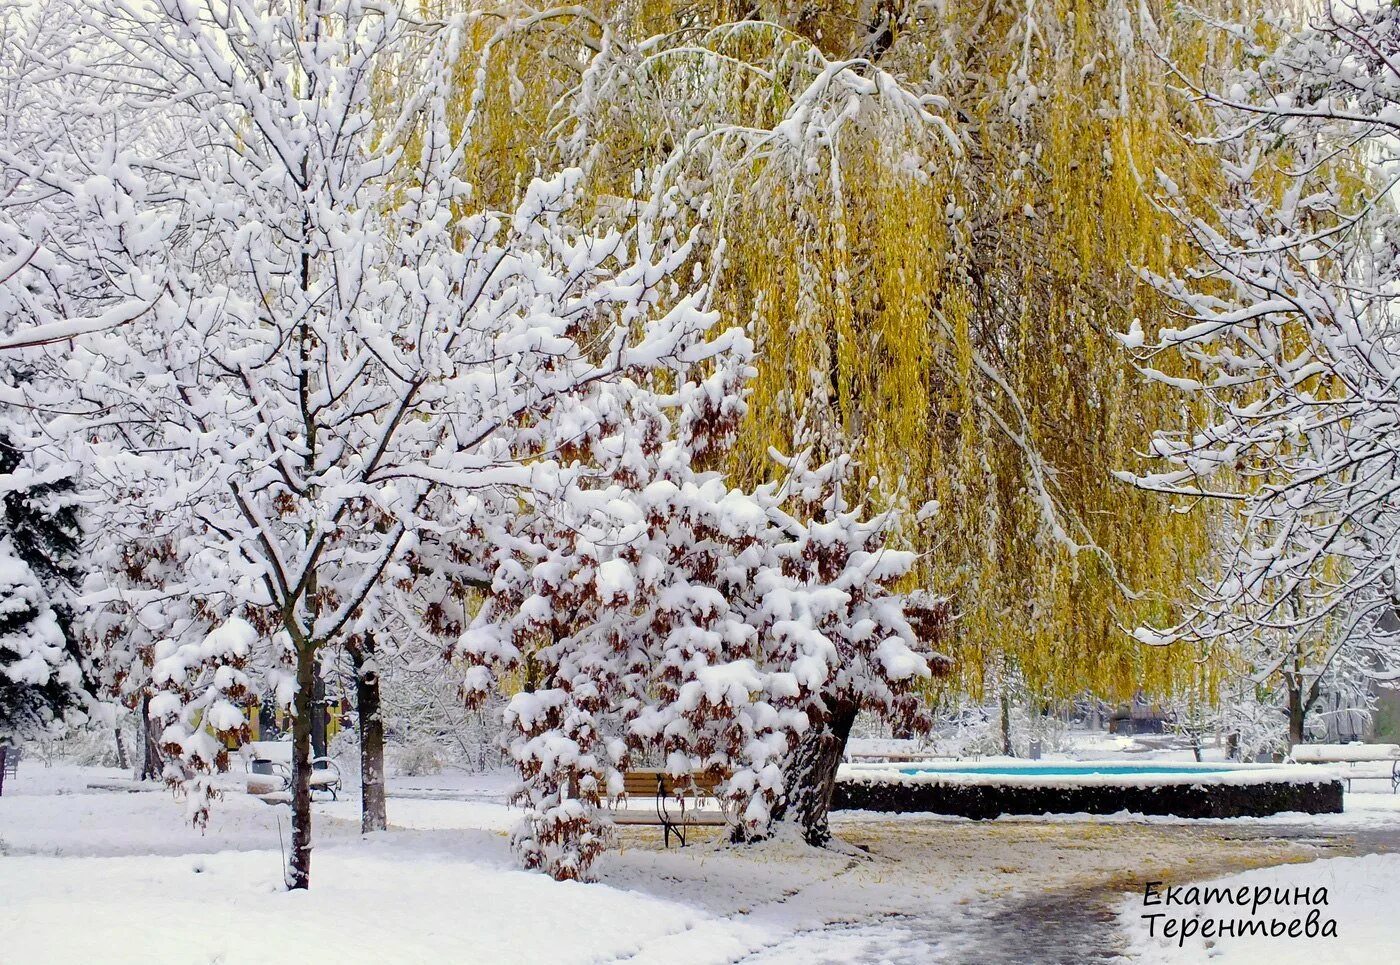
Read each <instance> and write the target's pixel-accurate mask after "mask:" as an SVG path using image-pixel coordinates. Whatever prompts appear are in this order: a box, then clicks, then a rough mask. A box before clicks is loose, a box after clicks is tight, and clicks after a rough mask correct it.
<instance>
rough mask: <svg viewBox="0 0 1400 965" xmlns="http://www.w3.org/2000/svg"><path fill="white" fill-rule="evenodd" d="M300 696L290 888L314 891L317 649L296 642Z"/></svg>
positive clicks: (295, 731)
mask: <svg viewBox="0 0 1400 965" xmlns="http://www.w3.org/2000/svg"><path fill="white" fill-rule="evenodd" d="M296 654H297V695H296V700H295V702H294V704H293V706H294V708H295V711H296V713H295V716H294V717H293V719H292V855H291V859H290V861H289V863H288V866H287V887H288V888H291V889H294V890H296V889H306V888H310V887H311V729H312V726H313V720H312V707H313V705H314V704H315V702H316V676H317V674H316V647H315V645H314V644H312V643H311V642H310V641H308V640H306V639H304V638H303V639H301V640H298V641H297V642H296Z"/></svg>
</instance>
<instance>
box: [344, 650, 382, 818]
mask: <svg viewBox="0 0 1400 965" xmlns="http://www.w3.org/2000/svg"><path fill="white" fill-rule="evenodd" d="M347 649H348V650H349V652H350V661H351V663H352V664H353V665H354V667H355V713H356V716H357V717H358V718H359V727H360V831H361V833H363V834H369V833H370V832H371V831H383V830H385V829H387V828H388V827H389V818H388V814H387V809H386V806H385V800H384V717H383V715H382V714H381V713H380V708H379V666H378V664H376V663H375V659H374V639H373V638H372V637H371V638H369V639H367V640H366V641H365V642H364V645H363V646H362V647H359V646H352V647H348V648H347Z"/></svg>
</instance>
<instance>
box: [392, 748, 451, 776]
mask: <svg viewBox="0 0 1400 965" xmlns="http://www.w3.org/2000/svg"><path fill="white" fill-rule="evenodd" d="M445 763H446V762H445V760H444V758H443V753H442V749H441V748H440V747H438V745H437V744H434V743H430V742H428V741H415V742H414V743H412V744H409V745H408V746H407V747H404V748H403V749H402V750H400V751H399V752H398V753H397V754H396V755H395V757H394V767H395V769H396V770H397V771H398V772H399V773H400V774H402V775H404V776H406V777H423V776H424V775H427V774H441V773H442V768H443V765H444V764H445Z"/></svg>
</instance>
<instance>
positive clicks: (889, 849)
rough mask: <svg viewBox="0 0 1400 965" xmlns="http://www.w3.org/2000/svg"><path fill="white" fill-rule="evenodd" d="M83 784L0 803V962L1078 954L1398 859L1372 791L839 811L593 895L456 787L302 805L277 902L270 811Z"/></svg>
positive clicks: (616, 860) (700, 848) (1094, 954)
mask: <svg viewBox="0 0 1400 965" xmlns="http://www.w3.org/2000/svg"><path fill="white" fill-rule="evenodd" d="M91 777H93V775H92V774H91V773H90V772H80V771H78V770H77V769H71V768H70V769H68V770H64V769H63V768H61V767H55V768H53V769H52V770H51V771H48V770H45V769H35V770H34V771H31V772H30V773H29V774H27V775H25V778H24V780H23V781H20V782H16V783H15V784H13V785H11V786H10V787H7V791H13V792H15V793H14V794H13V796H12V794H11V793H7V794H6V795H5V797H4V798H0V894H4V895H5V896H6V901H5V904H6V918H7V922H9V923H10V924H8V925H7V944H6V946H4V947H3V948H0V963H5V965H9V963H10V962H15V963H21V962H23V963H27V962H31V961H43V962H57V963H65V962H86V961H89V960H94V959H96V958H98V957H100V958H101V959H102V960H104V961H105V962H114V963H121V962H133V963H135V962H142V963H163V962H172V963H173V962H179V963H182V965H183V963H187V962H214V961H218V962H223V963H226V965H233V963H239V962H250V963H251V962H258V963H260V965H261V963H277V962H293V961H294V962H297V963H298V965H318V963H319V962H323V961H324V962H336V963H337V965H343V963H347V962H349V963H357V962H371V961H372V962H376V963H379V962H387V963H397V962H419V961H466V960H470V961H472V962H474V963H477V962H479V963H484V965H495V963H501V965H515V963H521V965H525V963H532V962H536V961H541V960H548V961H551V962H553V963H558V965H584V963H603V962H626V963H628V965H646V963H661V962H664V963H667V965H706V963H717V965H720V963H723V965H730V963H742V965H775V963H788V962H791V963H796V962H803V963H806V962H813V963H866V962H870V963H879V962H889V963H891V965H905V963H910V965H912V963H935V962H945V963H954V965H960V963H973V962H977V963H987V965H998V963H1016V965H1023V963H1024V965H1040V963H1049V965H1054V963H1060V962H1074V963H1094V962H1105V961H1110V960H1113V958H1114V956H1116V955H1118V954H1119V953H1122V952H1125V951H1128V950H1129V948H1130V946H1129V945H1128V944H1127V939H1128V938H1129V937H1131V936H1129V935H1126V934H1125V933H1124V932H1123V931H1122V930H1120V925H1119V923H1118V922H1117V921H1115V914H1116V912H1115V909H1116V908H1118V907H1119V906H1121V903H1122V902H1123V900H1124V896H1125V895H1129V894H1131V893H1132V892H1134V891H1140V889H1141V887H1142V882H1143V881H1144V880H1145V879H1147V878H1149V877H1150V878H1154V879H1155V878H1161V877H1164V876H1167V877H1170V878H1172V879H1173V880H1177V881H1185V880H1201V879H1205V878H1215V877H1219V876H1221V875H1225V874H1229V873H1232V872H1236V871H1239V870H1241V869H1245V868H1250V867H1255V866H1263V865H1271V864H1278V863H1280V862H1286V861H1299V860H1311V859H1313V858H1316V857H1323V856H1328V855H1332V854H1352V853H1364V852H1369V851H1383V850H1400V799H1390V798H1389V797H1388V796H1386V797H1382V796H1378V795H1365V796H1361V795H1358V796H1355V797H1354V799H1351V800H1349V802H1348V805H1349V807H1350V809H1351V810H1350V811H1349V813H1348V814H1345V815H1341V816H1335V817H1328V818H1320V819H1317V820H1316V821H1311V820H1310V821H1306V822H1301V823H1300V822H1298V821H1296V820H1293V821H1290V820H1286V819H1262V820H1259V821H1253V822H1248V821H1240V822H1195V823H1192V822H1182V821H1170V820H1163V821H1150V822H1144V821H1133V820H1127V819H1120V818H1108V819H1100V820H1095V821H1087V820H1083V819H1075V818H1073V817H1066V818H1054V819H1035V820H1029V819H1008V820H1002V821H995V822H984V823H974V822H968V821H962V820H945V819H938V818H930V817H915V816H906V817H897V818H891V817H889V816H873V815H859V814H856V815H843V816H841V817H840V818H839V819H838V831H839V833H840V834H841V835H842V836H843V838H845V839H846V840H847V841H849V842H851V843H852V844H855V845H858V846H860V847H863V848H867V849H869V853H868V854H856V853H849V854H847V853H837V852H821V851H813V850H812V849H808V848H805V847H803V846H801V845H799V844H796V843H793V842H786V841H774V842H769V843H767V844H766V845H763V846H761V847H758V848H751V849H742V850H733V849H727V848H722V847H717V846H715V845H712V844H703V843H702V844H699V845H696V846H692V847H689V848H686V849H684V850H683V851H681V850H671V851H664V850H662V849H661V847H660V834H659V832H657V830H656V829H654V828H628V829H625V830H624V831H623V832H622V839H621V843H622V848H621V850H620V851H619V852H615V853H612V854H610V855H608V856H607V857H606V858H605V859H604V860H603V861H602V862H601V863H600V866H599V874H600V881H599V882H598V883H596V884H588V885H583V884H576V883H567V884H559V883H556V882H553V881H550V880H549V879H547V878H544V877H542V876H540V875H536V874H527V873H523V872H520V871H517V870H515V868H514V867H513V865H512V862H511V858H510V855H509V851H508V847H507V844H506V837H505V834H504V831H505V829H506V828H508V827H509V826H510V824H511V823H512V820H513V816H512V814H511V812H510V811H509V810H508V809H507V808H505V806H504V805H503V803H502V801H501V796H500V787H499V782H497V783H496V784H495V785H493V784H492V783H491V781H489V780H486V781H484V782H483V781H482V780H481V779H471V780H466V779H465V778H464V779H463V780H462V781H460V782H459V783H460V784H461V786H454V787H437V788H434V787H426V786H420V787H414V788H411V789H409V790H410V791H411V792H412V793H414V797H412V798H403V797H393V798H391V800H390V821H391V823H392V824H393V826H394V827H395V828H396V829H397V830H394V831H391V832H389V833H387V834H381V835H376V836H372V837H370V838H368V839H365V838H361V837H360V836H359V835H358V833H357V823H358V821H357V819H358V806H357V802H355V801H340V802H323V803H319V804H318V805H317V810H318V812H319V820H318V824H317V831H316V852H315V858H314V862H313V876H314V880H313V889H312V892H311V893H310V894H305V895H287V894H286V893H284V892H282V891H281V890H280V889H279V887H278V879H279V866H280V862H281V858H280V852H279V833H280V835H282V836H285V834H286V817H285V808H282V807H269V806H266V805H263V804H261V803H258V802H256V801H254V800H252V799H249V798H247V797H246V796H244V795H233V794H231V795H229V796H228V797H227V799H226V800H224V801H222V802H219V804H218V805H217V806H216V807H215V810H214V812H213V820H212V821H211V825H210V829H209V831H208V833H207V834H206V835H200V834H199V833H198V832H195V831H193V830H192V829H190V828H189V827H188V826H187V825H185V824H184V822H183V821H182V818H181V811H180V807H179V805H178V804H175V803H173V802H172V801H171V800H170V798H169V796H168V795H167V794H164V793H145V794H128V793H120V792H111V791H107V792H102V791H95V790H93V789H91V788H89V787H88V786H87V781H88V779H90V778H91ZM444 795H452V797H451V799H445V798H444ZM1363 798H1365V800H1363ZM279 820H280V822H281V827H280V828H279V826H278V825H279ZM77 909H81V912H80V913H79V914H80V916H81V921H82V924H83V927H82V928H73V927H71V925H72V923H73V922H74V920H75V911H76V910H77ZM177 935H178V936H179V938H178V941H177V940H176V939H175V936H177ZM308 950H309V951H308ZM7 956H8V957H7ZM123 956H126V957H123Z"/></svg>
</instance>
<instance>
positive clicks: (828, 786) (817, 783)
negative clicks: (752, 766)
mask: <svg viewBox="0 0 1400 965" xmlns="http://www.w3.org/2000/svg"><path fill="white" fill-rule="evenodd" d="M827 706H828V710H827V715H826V720H825V721H823V723H822V726H821V727H819V728H814V729H813V730H811V731H809V732H808V733H807V735H806V736H804V737H803V739H802V740H801V741H800V742H799V743H798V745H797V749H796V750H795V751H793V755H792V758H791V760H789V762H788V769H787V794H786V799H785V801H784V803H783V804H782V805H780V807H779V809H778V813H777V814H776V815H775V817H777V818H778V819H787V820H792V821H796V822H797V823H798V825H799V826H800V827H801V828H802V837H803V838H804V839H805V840H806V842H807V843H808V844H810V845H812V846H813V847H818V848H821V847H825V846H826V845H827V844H829V843H830V842H831V826H830V816H831V799H832V797H833V795H834V794H835V793H836V771H837V769H838V768H839V767H840V766H841V758H842V756H843V755H844V754H845V753H846V742H847V741H848V740H849V739H850V737H851V727H852V726H853V725H854V724H855V722H856V713H857V710H858V708H857V707H856V705H855V704H854V703H852V702H847V701H841V702H838V703H837V704H836V705H835V706H834V707H832V706H831V705H830V704H828V705H827Z"/></svg>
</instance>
